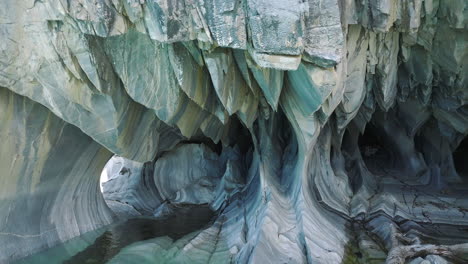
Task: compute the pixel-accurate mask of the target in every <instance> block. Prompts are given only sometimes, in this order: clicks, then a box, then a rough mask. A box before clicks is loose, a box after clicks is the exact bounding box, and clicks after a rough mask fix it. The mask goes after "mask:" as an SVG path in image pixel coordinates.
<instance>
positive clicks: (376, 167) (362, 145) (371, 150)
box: [358, 123, 394, 174]
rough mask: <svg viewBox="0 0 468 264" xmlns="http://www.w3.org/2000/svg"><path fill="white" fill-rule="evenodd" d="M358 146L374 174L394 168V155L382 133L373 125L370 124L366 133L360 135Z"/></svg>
mask: <svg viewBox="0 0 468 264" xmlns="http://www.w3.org/2000/svg"><path fill="white" fill-rule="evenodd" d="M358 146H359V151H360V152H361V156H362V158H363V160H364V162H365V164H366V166H367V168H368V169H369V170H370V171H371V172H372V173H373V174H380V173H383V170H384V169H385V168H393V167H394V164H393V161H394V157H393V156H394V155H393V154H392V151H391V149H390V148H389V147H388V146H387V145H386V144H385V141H384V138H383V136H382V133H380V132H379V130H378V129H377V128H376V127H375V126H374V125H373V124H372V123H368V124H367V125H366V129H365V130H364V133H363V134H360V135H359V139H358Z"/></svg>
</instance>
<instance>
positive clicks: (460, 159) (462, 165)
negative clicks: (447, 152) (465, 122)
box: [452, 136, 468, 182]
mask: <svg viewBox="0 0 468 264" xmlns="http://www.w3.org/2000/svg"><path fill="white" fill-rule="evenodd" d="M452 156H453V163H454V165H455V170H456V171H457V173H458V175H459V176H460V177H461V178H462V179H463V181H465V182H468V136H465V138H464V139H463V140H462V141H461V142H460V144H459V145H458V147H457V148H456V149H455V151H454V152H453V154H452Z"/></svg>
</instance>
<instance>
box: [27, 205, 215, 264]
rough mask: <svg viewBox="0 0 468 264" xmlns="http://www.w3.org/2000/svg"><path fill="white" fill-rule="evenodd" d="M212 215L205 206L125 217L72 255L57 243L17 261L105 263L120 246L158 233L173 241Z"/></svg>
mask: <svg viewBox="0 0 468 264" xmlns="http://www.w3.org/2000/svg"><path fill="white" fill-rule="evenodd" d="M213 216H214V213H213V211H211V210H210V209H209V208H208V207H197V208H190V209H179V210H178V212H177V214H175V215H173V216H170V217H167V218H164V219H152V218H134V219H129V220H127V221H125V222H123V223H119V224H113V225H110V226H108V227H106V228H104V232H101V233H102V234H100V235H99V236H97V238H96V239H95V240H94V242H93V243H92V244H90V245H88V246H85V247H84V249H81V250H80V251H78V253H74V254H73V255H70V250H68V248H70V247H66V246H64V245H59V246H58V247H57V248H56V249H51V250H48V251H46V252H42V253H38V254H36V255H33V256H31V257H28V258H27V259H25V260H21V261H19V262H18V263H25V264H26V263H28V264H41V263H66V264H83V263H93V264H97V263H106V262H107V261H109V260H110V259H111V258H113V257H114V256H115V255H117V254H118V253H119V252H120V250H121V249H122V248H124V247H126V246H128V245H130V244H132V243H134V242H138V241H143V240H147V239H152V238H156V237H162V236H168V237H170V238H172V239H174V240H176V239H179V238H181V237H183V236H184V235H186V234H189V233H191V232H193V231H196V230H199V229H201V228H203V227H205V226H207V225H209V224H210V220H211V219H212V218H213ZM78 239H79V238H78ZM66 243H68V242H66ZM66 243H65V244H66ZM70 243H73V242H70ZM75 243H76V242H75ZM51 252H52V253H51ZM67 254H68V255H67ZM56 256H57V257H56ZM55 257H56V258H55ZM54 259H55V260H54Z"/></svg>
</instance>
